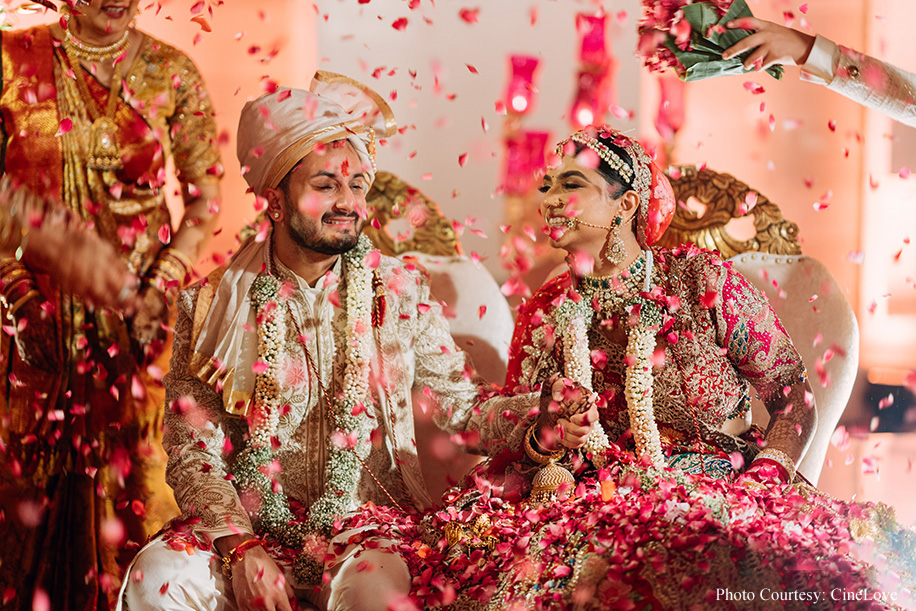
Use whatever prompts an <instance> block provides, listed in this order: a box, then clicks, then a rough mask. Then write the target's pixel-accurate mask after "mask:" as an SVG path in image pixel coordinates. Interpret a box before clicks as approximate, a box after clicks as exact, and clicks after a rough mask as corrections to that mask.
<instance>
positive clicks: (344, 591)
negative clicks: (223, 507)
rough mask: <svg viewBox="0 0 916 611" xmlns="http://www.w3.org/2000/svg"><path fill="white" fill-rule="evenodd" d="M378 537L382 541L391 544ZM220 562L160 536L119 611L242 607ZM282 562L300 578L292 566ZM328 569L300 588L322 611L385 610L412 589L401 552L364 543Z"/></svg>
mask: <svg viewBox="0 0 916 611" xmlns="http://www.w3.org/2000/svg"><path fill="white" fill-rule="evenodd" d="M356 532H357V531H356V530H350V531H345V532H343V533H341V534H339V535H337V537H335V538H334V540H333V541H332V543H331V545H332V546H333V545H334V543H342V542H345V541H347V539H349V538H350V536H352V535H353V534H354V533H356ZM378 542H379V544H380V546H381V547H386V546H387V545H389V544H390V542H389V541H384V540H379V541H378ZM357 554H358V555H357ZM221 566H222V560H221V558H220V556H219V555H218V554H216V553H213V552H204V551H201V550H199V549H195V550H194V553H193V554H188V553H187V552H185V551H176V550H173V549H172V548H171V547H169V546H168V545H167V544H166V543H165V542H164V541H163V540H162V538H161V537H157V538H156V539H153V540H152V541H150V542H149V543H148V544H147V545H146V547H144V548H143V549H142V550H140V553H139V554H137V557H136V558H134V561H133V562H132V563H131V566H130V568H129V569H128V572H127V575H126V576H125V578H124V585H123V586H122V587H121V595H120V597H119V600H118V607H117V611H152V610H162V611H191V610H193V611H237V607H236V605H235V600H234V597H233V595H232V582H231V581H230V580H228V579H226V578H225V577H223V574H222V572H221V571H220V567H221ZM281 566H282V565H281ZM282 568H283V569H284V570H285V572H286V577H287V579H290V580H291V581H290V583H293V584H295V580H292V579H291V578H292V568H291V567H288V566H283V567H282ZM326 574H327V575H328V576H329V577H330V580H329V581H328V582H326V583H325V585H324V586H322V588H321V590H319V591H318V592H317V593H315V592H312V591H310V590H296V594H297V596H298V597H299V598H301V599H304V600H307V601H309V602H310V603H312V604H314V605H316V606H317V607H318V608H319V609H321V610H322V611H325V610H326V611H385V610H386V609H387V608H388V607H389V606H390V605H395V604H396V603H397V602H398V601H400V600H403V599H404V598H405V597H406V595H407V593H408V592H409V591H410V584H411V577H410V572H409V571H408V570H407V564H406V563H405V562H404V560H403V558H401V556H400V555H399V554H396V553H391V552H387V551H383V550H381V549H365V548H363V546H362V545H350V546H348V547H347V548H346V551H345V552H344V553H343V554H341V555H339V556H337V558H335V565H334V567H333V568H331V569H329V570H327V572H326Z"/></svg>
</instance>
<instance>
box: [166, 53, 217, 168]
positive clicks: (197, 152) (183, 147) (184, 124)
mask: <svg viewBox="0 0 916 611" xmlns="http://www.w3.org/2000/svg"><path fill="white" fill-rule="evenodd" d="M175 65H176V66H177V69H176V71H175V73H174V74H173V76H172V82H173V84H174V87H175V88H176V106H175V113H174V114H173V115H172V116H171V117H170V118H169V129H170V130H171V133H170V136H171V140H172V152H173V155H174V158H175V168H176V169H177V173H178V179H179V180H180V181H181V182H183V183H197V182H203V181H207V180H216V179H219V178H221V177H222V175H223V166H222V163H221V162H220V154H219V149H218V148H217V130H216V121H215V120H214V119H213V104H212V102H211V101H210V94H209V93H208V92H207V87H206V85H204V80H203V77H202V76H201V74H200V72H199V71H198V69H197V66H195V65H194V62H193V61H191V59H190V58H188V57H187V56H186V55H184V54H181V53H179V55H178V57H176V58H175Z"/></svg>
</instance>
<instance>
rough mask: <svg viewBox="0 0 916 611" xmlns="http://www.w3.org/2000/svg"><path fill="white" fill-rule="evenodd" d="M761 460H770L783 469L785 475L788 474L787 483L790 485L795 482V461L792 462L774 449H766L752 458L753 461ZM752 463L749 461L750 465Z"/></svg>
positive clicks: (780, 451) (787, 456)
mask: <svg viewBox="0 0 916 611" xmlns="http://www.w3.org/2000/svg"><path fill="white" fill-rule="evenodd" d="M763 459H769V460H772V461H773V462H775V463H778V464H779V465H780V466H781V467H782V468H783V469H785V470H786V473H788V474H789V480H788V482H789V483H790V484H791V483H792V482H793V481H795V471H796V466H795V461H794V460H792V457H791V456H789V455H788V454H786V453H785V452H783V451H782V450H777V449H776V448H772V449H770V448H767V449H765V450H763V451H761V452H760V453H759V454H757V456H755V457H754V461H757V460H763ZM754 461H751V464H753V462H754Z"/></svg>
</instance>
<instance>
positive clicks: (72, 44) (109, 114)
mask: <svg viewBox="0 0 916 611" xmlns="http://www.w3.org/2000/svg"><path fill="white" fill-rule="evenodd" d="M129 34H130V30H129V29H128V30H126V31H125V32H124V36H122V37H121V40H119V41H118V42H116V43H114V44H111V45H108V46H107V47H91V46H88V45H86V44H85V43H83V42H81V41H80V40H78V39H77V38H75V37H74V36H73V35H72V34H71V33H70V31H69V30H66V35H67V37H66V39H65V40H64V43H63V47H64V50H65V51H66V53H67V59H68V60H69V61H70V68H71V69H72V70H73V76H74V77H75V79H76V86H77V88H78V89H79V92H80V98H81V100H82V102H83V104H84V105H85V107H86V111H87V114H88V115H89V117H90V118H91V119H92V126H91V127H90V129H89V151H88V153H89V154H88V166H89V168H90V169H93V170H101V171H105V170H119V169H121V167H122V166H123V162H122V161H121V145H120V143H119V142H118V124H117V122H115V120H114V116H115V112H116V111H117V108H118V99H119V97H120V94H121V81H122V74H121V68H120V66H118V65H116V64H115V65H113V66H112V68H113V70H112V75H111V88H110V89H109V92H108V104H107V107H106V109H105V114H102V112H101V111H100V110H99V107H98V105H97V104H96V102H95V98H93V97H92V94H91V93H90V92H89V85H88V84H87V83H86V79H87V78H88V76H86V75H85V74H83V73H84V72H85V71H84V70H83V69H82V66H81V65H80V63H79V60H80V59H86V60H88V61H98V60H101V59H106V58H116V57H121V56H122V55H123V54H126V53H127V50H128V49H129V48H130V42H129V41H128V38H127V37H128V35H129Z"/></svg>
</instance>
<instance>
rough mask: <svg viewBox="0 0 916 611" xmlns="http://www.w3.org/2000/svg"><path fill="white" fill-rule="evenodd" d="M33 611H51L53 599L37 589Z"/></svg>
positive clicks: (33, 597)
mask: <svg viewBox="0 0 916 611" xmlns="http://www.w3.org/2000/svg"><path fill="white" fill-rule="evenodd" d="M32 611H51V597H49V596H48V593H47V592H45V591H44V590H43V589H41V588H35V594H34V595H33V596H32Z"/></svg>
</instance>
